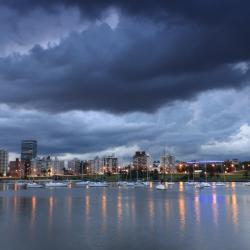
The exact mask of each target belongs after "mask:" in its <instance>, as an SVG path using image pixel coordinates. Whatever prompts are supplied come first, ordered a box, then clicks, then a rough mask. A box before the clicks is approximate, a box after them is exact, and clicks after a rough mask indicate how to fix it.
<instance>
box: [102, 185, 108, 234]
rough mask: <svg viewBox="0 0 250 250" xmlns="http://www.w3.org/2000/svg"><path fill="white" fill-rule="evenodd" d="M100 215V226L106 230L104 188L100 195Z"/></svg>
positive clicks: (105, 196) (105, 197)
mask: <svg viewBox="0 0 250 250" xmlns="http://www.w3.org/2000/svg"><path fill="white" fill-rule="evenodd" d="M101 215H102V228H103V230H106V226H107V195H106V190H105V189H104V190H103V192H102V196H101Z"/></svg>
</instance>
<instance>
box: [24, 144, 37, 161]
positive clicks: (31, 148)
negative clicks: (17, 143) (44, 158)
mask: <svg viewBox="0 0 250 250" xmlns="http://www.w3.org/2000/svg"><path fill="white" fill-rule="evenodd" d="M36 157H37V141H35V140H22V143H21V160H22V161H31V160H32V159H34V158H36Z"/></svg>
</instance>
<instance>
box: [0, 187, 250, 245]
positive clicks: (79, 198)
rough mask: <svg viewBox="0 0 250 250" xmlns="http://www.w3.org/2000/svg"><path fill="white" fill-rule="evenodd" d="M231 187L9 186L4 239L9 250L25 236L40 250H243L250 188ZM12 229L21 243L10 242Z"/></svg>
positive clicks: (0, 217)
mask: <svg viewBox="0 0 250 250" xmlns="http://www.w3.org/2000/svg"><path fill="white" fill-rule="evenodd" d="M228 185H229V186H228V187H215V188H210V189H204V190H201V191H197V190H195V188H194V187H191V186H190V187H188V186H186V185H185V184H184V183H179V184H175V185H173V186H172V187H171V188H170V189H168V190H166V191H157V190H155V188H154V186H153V185H152V184H150V188H148V189H122V188H119V189H118V188H116V187H111V188H100V189H85V188H71V189H54V190H46V189H41V190H24V189H20V188H19V187H18V188H17V189H16V187H13V189H10V188H6V187H5V188H2V189H1V190H2V192H0V221H1V224H0V231H1V232H2V233H1V234H0V241H1V244H2V246H3V247H4V249H5V250H12V249H20V250H24V249H25V250H26V249H27V247H28V246H29V245H28V243H27V244H26V242H25V241H23V238H26V239H28V240H29V241H32V242H33V244H34V245H33V248H32V249H34V250H36V249H38V250H40V249H41V250H42V249H45V248H46V249H52V246H54V247H56V248H57V246H58V247H59V246H60V250H66V249H80V248H86V249H90V248H91V249H114V248H119V249H127V248H132V249H141V248H143V249H152V248H154V249H158V248H167V247H168V246H172V247H173V248H176V249H181V250H182V249H183V250H184V249H185V250H186V249H200V248H204V246H206V245H207V248H205V249H232V250H233V249H235V247H236V245H237V246H238V249H243V250H245V249H248V246H249V244H250V240H249V237H248V235H249V232H250V231H249V230H250V226H249V225H248V224H246V223H248V216H249V215H248V209H246V207H248V208H249V207H250V198H249V197H250V196H249V192H250V190H249V189H248V188H247V187H244V186H242V185H241V184H236V183H232V184H228ZM27 225H28V227H27ZM245 228H249V230H248V231H247V230H244V229H245ZM20 229H21V230H20ZM10 234H11V235H15V237H17V240H16V241H8V240H7V239H8V237H7V236H8V235H10ZM208 235H209V237H208ZM232 235H233V237H232ZM59 239H60V241H59ZM155 239H158V240H157V241H156V242H155ZM211 239H213V240H211ZM223 239H227V241H225V240H223ZM138 242H140V244H139V243H138ZM152 242H154V244H153V243H152ZM185 245H187V246H188V247H185Z"/></svg>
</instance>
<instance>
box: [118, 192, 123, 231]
mask: <svg viewBox="0 0 250 250" xmlns="http://www.w3.org/2000/svg"><path fill="white" fill-rule="evenodd" d="M117 224H118V229H120V228H121V226H122V193H121V191H120V190H119V191H118V195H117Z"/></svg>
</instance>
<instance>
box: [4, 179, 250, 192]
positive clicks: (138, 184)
mask: <svg viewBox="0 0 250 250" xmlns="http://www.w3.org/2000/svg"><path fill="white" fill-rule="evenodd" d="M72 183H73V182H71V181H65V182H60V181H49V182H45V183H43V184H42V183H38V182H35V181H32V182H26V181H16V182H10V183H8V184H9V185H16V186H24V187H27V188H43V187H45V188H56V187H68V186H69V185H70V184H72ZM174 184H175V182H161V183H158V184H157V185H156V186H155V188H156V189H157V190H166V189H168V187H169V186H172V185H174ZM185 184H186V185H188V186H194V187H195V188H197V189H203V188H211V187H216V186H226V183H224V182H214V183H209V182H194V181H191V182H185ZM243 184H244V185H245V186H250V182H244V183H243ZM74 185H75V186H76V187H84V186H85V187H108V186H109V183H108V182H106V181H95V182H93V181H76V182H74ZM117 185H118V186H119V187H127V188H143V187H148V186H150V182H149V181H135V182H127V181H118V182H117Z"/></svg>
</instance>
